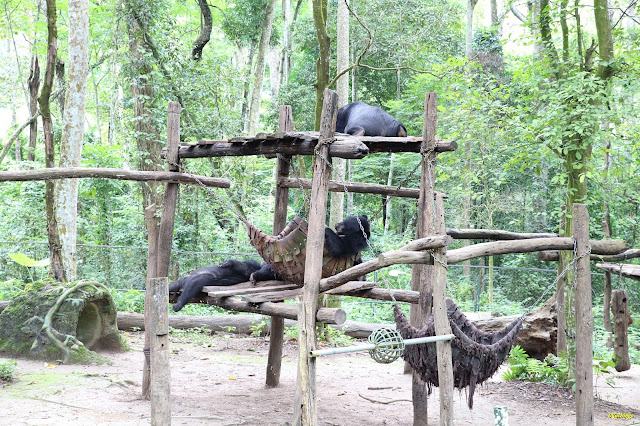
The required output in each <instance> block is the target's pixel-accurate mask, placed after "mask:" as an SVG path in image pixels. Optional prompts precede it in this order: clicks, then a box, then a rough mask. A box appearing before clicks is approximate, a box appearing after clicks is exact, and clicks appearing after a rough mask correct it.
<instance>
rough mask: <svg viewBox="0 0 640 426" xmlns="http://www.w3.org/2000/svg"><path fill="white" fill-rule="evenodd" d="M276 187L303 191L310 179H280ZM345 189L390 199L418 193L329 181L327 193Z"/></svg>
mask: <svg viewBox="0 0 640 426" xmlns="http://www.w3.org/2000/svg"><path fill="white" fill-rule="evenodd" d="M278 185H280V186H281V187H283V188H293V189H300V187H302V188H304V189H310V188H311V179H307V178H280V179H278ZM345 187H346V189H347V191H349V192H357V193H359V194H379V195H390V196H392V197H403V198H416V199H417V198H418V195H419V194H420V191H419V190H418V189H414V188H402V187H397V186H393V185H379V184H377V183H360V182H342V181H336V180H331V181H329V191H331V192H344V190H345Z"/></svg>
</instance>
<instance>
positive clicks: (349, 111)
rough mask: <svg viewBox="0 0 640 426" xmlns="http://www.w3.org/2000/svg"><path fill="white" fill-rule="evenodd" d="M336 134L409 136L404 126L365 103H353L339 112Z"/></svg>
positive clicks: (387, 114)
mask: <svg viewBox="0 0 640 426" xmlns="http://www.w3.org/2000/svg"><path fill="white" fill-rule="evenodd" d="M336 132H340V133H348V134H350V135H354V136H400V137H406V136H407V129H406V128H405V127H404V124H402V123H401V122H399V121H397V120H396V119H394V118H393V117H392V116H391V115H389V113H388V112H386V111H384V110H382V109H380V108H378V107H374V106H371V105H368V104H365V103H364V102H352V103H350V104H347V105H345V106H343V107H342V108H340V109H339V110H338V119H337V121H336Z"/></svg>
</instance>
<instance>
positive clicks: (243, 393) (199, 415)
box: [0, 333, 640, 426]
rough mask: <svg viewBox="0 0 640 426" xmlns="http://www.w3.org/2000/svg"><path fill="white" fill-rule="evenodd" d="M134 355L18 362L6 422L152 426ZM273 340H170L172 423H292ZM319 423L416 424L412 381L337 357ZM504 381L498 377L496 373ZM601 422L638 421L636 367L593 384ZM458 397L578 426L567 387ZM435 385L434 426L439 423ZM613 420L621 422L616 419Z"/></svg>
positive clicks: (2, 401)
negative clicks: (271, 379) (272, 360)
mask: <svg viewBox="0 0 640 426" xmlns="http://www.w3.org/2000/svg"><path fill="white" fill-rule="evenodd" d="M127 340H128V342H129V346H130V347H131V350H130V351H128V352H125V353H119V354H104V355H106V356H107V357H108V358H109V359H110V360H111V361H112V362H113V364H112V365H110V366H79V365H58V364H46V363H43V362H42V361H30V360H22V359H21V360H18V366H17V370H16V380H15V381H14V382H13V383H11V384H8V385H4V386H0V424H2V425H5V424H6V425H9V424H10V425H12V426H17V425H61V424H64V425H94V424H95V425H98V424H99V425H148V424H149V423H150V404H149V402H148V401H145V400H143V399H141V398H140V382H141V378H142V361H143V355H142V344H143V335H142V334H141V333H131V334H127ZM267 351H268V339H265V338H263V337H238V336H231V335H224V334H217V335H214V336H204V335H203V336H201V338H198V339H195V341H194V339H192V341H191V342H188V341H186V340H185V339H184V338H179V337H171V352H172V356H171V381H172V387H171V412H172V424H174V425H259V426H262V425H287V424H290V423H291V420H292V417H293V401H294V395H295V380H296V360H297V346H296V343H295V341H289V342H286V343H285V348H284V358H283V364H282V375H281V385H280V387H278V388H276V389H266V388H265V385H264V382H265V370H266V360H267ZM317 370H318V373H317V384H318V393H319V397H318V417H319V424H320V425H367V426H373V425H411V424H412V419H413V414H412V404H411V402H410V398H411V377H410V375H406V374H403V363H402V362H401V361H396V362H394V363H393V364H390V365H382V364H377V363H376V362H374V361H373V360H371V359H370V357H369V355H368V354H366V353H354V354H345V355H333V356H327V357H323V358H320V359H319V360H318V363H317ZM495 377H496V378H497V377H498V374H496V376H495ZM596 384H597V386H596V392H597V395H598V396H599V398H602V399H597V400H596V402H595V409H594V412H595V424H597V425H631V424H640V366H637V365H635V366H633V368H632V370H631V371H627V372H624V373H620V374H618V375H617V376H616V378H615V383H614V387H611V386H609V385H607V384H606V383H605V380H604V378H603V377H599V378H597V381H596ZM465 397H466V394H465V392H462V393H460V394H458V393H457V392H456V393H455V398H454V404H455V407H454V408H455V419H454V423H455V424H456V425H492V424H493V407H494V406H506V407H507V409H508V416H509V422H510V424H511V425H523V424H525V425H527V426H535V425H545V426H547V425H575V422H576V421H575V403H574V399H573V397H572V395H571V394H570V392H568V391H567V390H564V389H560V388H556V387H552V386H547V385H542V384H533V383H525V382H502V381H500V380H499V379H495V380H493V379H492V381H490V382H489V383H487V384H486V385H483V386H481V387H480V388H479V389H477V391H476V394H475V398H474V408H473V410H472V411H470V410H469V409H468V408H467V406H466V398H465ZM438 404H439V403H438V393H437V389H436V390H435V391H434V393H433V394H432V396H431V397H430V398H429V423H430V424H438V421H439V419H438ZM616 415H622V416H623V417H618V418H615V416H616Z"/></svg>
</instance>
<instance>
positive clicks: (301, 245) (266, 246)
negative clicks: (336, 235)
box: [244, 216, 360, 285]
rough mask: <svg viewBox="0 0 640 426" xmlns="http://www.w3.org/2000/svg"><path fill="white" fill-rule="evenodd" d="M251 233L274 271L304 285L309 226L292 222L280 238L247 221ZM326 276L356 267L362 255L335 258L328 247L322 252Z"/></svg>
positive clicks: (305, 222)
mask: <svg viewBox="0 0 640 426" xmlns="http://www.w3.org/2000/svg"><path fill="white" fill-rule="evenodd" d="M244 223H245V224H246V225H247V231H248V233H249V241H250V242H251V245H252V246H253V247H255V249H256V250H257V251H258V253H259V254H260V257H262V259H264V261H265V262H267V263H268V264H269V265H271V269H272V270H273V272H275V273H277V274H279V275H280V276H282V278H284V279H285V280H286V281H290V282H292V283H294V284H298V285H303V284H304V265H305V259H306V255H307V233H308V228H309V224H308V223H307V221H306V220H303V219H302V218H301V217H300V216H296V217H295V218H293V220H292V221H291V222H289V224H288V225H287V226H286V227H285V228H284V229H283V230H282V232H280V233H279V234H278V235H276V236H270V235H267V234H265V233H264V232H262V231H261V230H259V229H258V228H256V227H255V225H253V224H252V223H250V222H248V221H246V220H245V221H244ZM322 256H323V260H322V277H323V278H326V277H330V276H332V275H335V274H337V273H338V272H342V271H344V270H346V269H349V268H350V267H352V266H353V265H354V264H355V263H356V261H358V260H359V259H360V254H359V253H358V254H355V255H353V256H349V257H334V256H331V254H329V251H328V250H327V248H326V246H325V248H324V251H323V253H322Z"/></svg>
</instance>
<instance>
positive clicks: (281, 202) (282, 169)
mask: <svg viewBox="0 0 640 426" xmlns="http://www.w3.org/2000/svg"><path fill="white" fill-rule="evenodd" d="M292 130H293V115H292V113H291V106H290V105H282V106H280V120H279V122H278V131H279V132H290V131H292ZM290 164H291V156H290V155H280V154H278V160H277V163H276V204H275V208H274V211H273V235H278V234H279V233H280V231H282V230H283V229H284V227H285V226H287V206H288V204H289V189H288V188H284V187H282V186H280V184H279V183H278V182H279V181H280V178H287V177H289V169H290ZM283 339H284V318H282V317H271V331H270V333H269V356H268V358H267V377H266V385H267V387H276V386H278V384H279V383H280V368H281V366H282V343H283Z"/></svg>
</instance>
